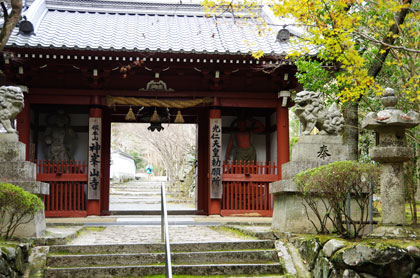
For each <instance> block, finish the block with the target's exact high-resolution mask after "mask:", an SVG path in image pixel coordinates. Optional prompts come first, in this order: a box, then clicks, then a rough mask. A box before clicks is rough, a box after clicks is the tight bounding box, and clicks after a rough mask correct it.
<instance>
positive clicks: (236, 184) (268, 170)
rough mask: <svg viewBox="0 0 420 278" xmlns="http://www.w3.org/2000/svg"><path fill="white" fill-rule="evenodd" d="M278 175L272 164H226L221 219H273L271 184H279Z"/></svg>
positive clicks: (224, 167)
mask: <svg viewBox="0 0 420 278" xmlns="http://www.w3.org/2000/svg"><path fill="white" fill-rule="evenodd" d="M277 171H278V169H277V165H276V164H275V163H270V162H267V163H266V162H261V161H257V162H256V163H241V162H238V163H236V162H224V163H223V177H222V183H223V197H222V215H223V216H228V215H260V216H271V215H272V213H273V212H272V210H273V205H272V204H273V196H272V195H271V194H270V193H269V183H270V182H273V181H276V180H278V175H277Z"/></svg>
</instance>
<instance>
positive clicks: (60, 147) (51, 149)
mask: <svg viewBox="0 0 420 278" xmlns="http://www.w3.org/2000/svg"><path fill="white" fill-rule="evenodd" d="M76 139H77V134H76V133H75V132H74V130H73V129H72V128H71V127H70V116H69V115H68V114H66V113H65V112H64V110H61V109H60V110H57V112H56V113H54V114H50V115H48V116H47V128H46V130H45V134H44V143H45V146H46V151H47V152H46V158H47V159H48V160H52V161H66V160H73V159H74V151H75V140H76Z"/></svg>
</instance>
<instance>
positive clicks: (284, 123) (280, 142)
mask: <svg viewBox="0 0 420 278" xmlns="http://www.w3.org/2000/svg"><path fill="white" fill-rule="evenodd" d="M276 122H277V166H278V168H277V171H278V176H279V179H281V165H282V164H283V163H286V162H288V161H289V110H288V108H287V107H283V106H281V101H280V100H279V101H278V103H277V109H276Z"/></svg>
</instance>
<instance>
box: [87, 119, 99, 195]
mask: <svg viewBox="0 0 420 278" xmlns="http://www.w3.org/2000/svg"><path fill="white" fill-rule="evenodd" d="M100 185H101V118H89V165H88V200H99V198H100V195H101V194H100V193H101V186H100Z"/></svg>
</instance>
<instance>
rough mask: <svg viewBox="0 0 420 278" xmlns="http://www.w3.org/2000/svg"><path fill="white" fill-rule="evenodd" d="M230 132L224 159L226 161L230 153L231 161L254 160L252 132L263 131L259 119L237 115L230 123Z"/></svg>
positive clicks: (244, 161) (255, 158)
mask: <svg viewBox="0 0 420 278" xmlns="http://www.w3.org/2000/svg"><path fill="white" fill-rule="evenodd" d="M231 129H232V134H231V136H230V138H229V143H228V146H227V150H226V155H225V160H226V161H228V160H229V158H230V155H231V153H232V156H233V161H234V162H235V161H237V162H242V163H246V162H254V163H255V162H256V161H257V152H256V150H255V147H254V145H253V144H252V134H258V133H261V132H263V131H264V125H263V124H261V123H260V122H259V121H257V120H255V119H252V118H246V117H245V116H242V115H241V116H240V117H238V118H237V119H236V120H235V121H233V123H232V124H231Z"/></svg>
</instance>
